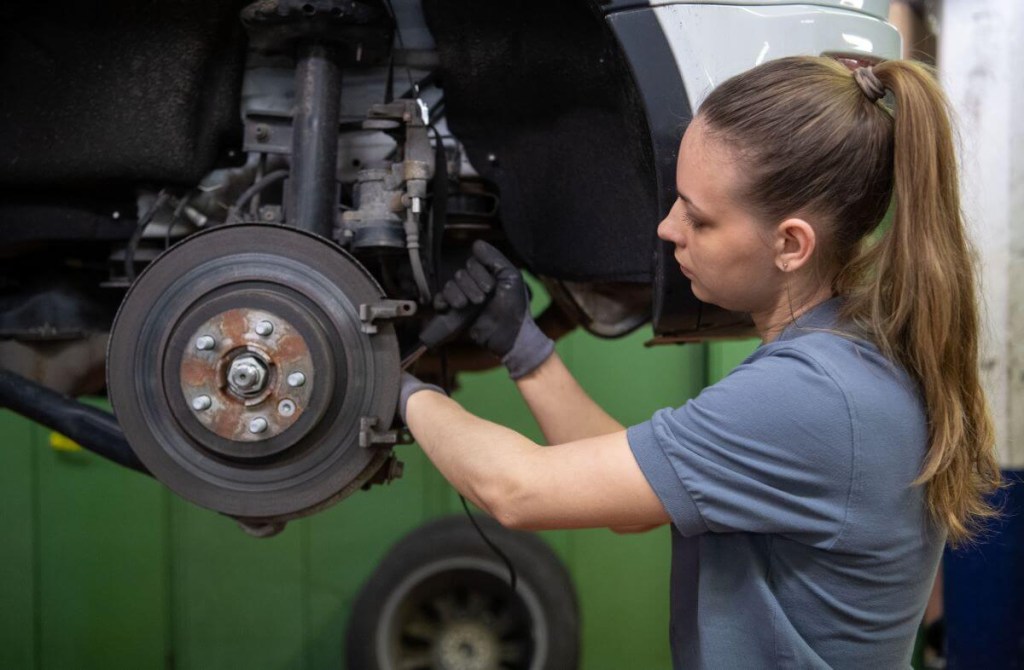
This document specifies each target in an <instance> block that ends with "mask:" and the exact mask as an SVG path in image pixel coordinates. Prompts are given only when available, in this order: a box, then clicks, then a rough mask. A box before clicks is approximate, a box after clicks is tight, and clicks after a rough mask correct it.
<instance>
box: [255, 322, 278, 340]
mask: <svg viewBox="0 0 1024 670" xmlns="http://www.w3.org/2000/svg"><path fill="white" fill-rule="evenodd" d="M273 332H274V324H272V323H270V322H269V321H260V322H259V323H257V324H256V334H257V335H261V336H263V337H266V336H267V335H270V334H271V333H273Z"/></svg>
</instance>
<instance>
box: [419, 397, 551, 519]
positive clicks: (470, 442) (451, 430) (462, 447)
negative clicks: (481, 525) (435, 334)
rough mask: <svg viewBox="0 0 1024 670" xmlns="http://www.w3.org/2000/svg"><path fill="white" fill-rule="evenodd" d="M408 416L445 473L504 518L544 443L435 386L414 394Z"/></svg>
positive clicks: (425, 448)
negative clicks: (465, 406)
mask: <svg viewBox="0 0 1024 670" xmlns="http://www.w3.org/2000/svg"><path fill="white" fill-rule="evenodd" d="M406 421H407V423H408V426H409V429H410V431H411V432H412V434H413V436H414V437H415V438H416V441H417V442H418V443H419V445H420V447H421V448H422V449H423V451H424V452H425V453H426V454H427V457H428V458H430V460H431V462H433V464H434V465H435V466H436V467H437V469H438V470H439V471H440V472H441V474H442V475H444V477H445V479H447V480H448V481H449V482H450V483H451V484H452V486H454V487H455V489H456V490H457V491H458V492H459V493H461V494H462V495H464V496H466V497H467V498H468V499H469V500H471V501H472V502H473V503H474V504H475V505H476V506H477V507H480V508H481V509H483V510H484V511H486V512H487V513H488V514H490V515H491V516H493V517H495V518H497V519H498V520H499V521H503V522H504V519H503V516H505V514H504V509H503V508H502V507H501V506H502V505H505V504H507V503H510V502H512V501H515V500H516V498H517V495H518V494H519V493H520V491H518V490H517V488H520V487H519V484H520V483H521V482H523V481H527V480H528V474H527V473H526V472H525V471H526V470H527V469H528V468H529V467H530V462H531V459H530V456H531V455H532V454H533V453H535V452H536V451H537V450H539V449H541V447H540V446H538V445H537V444H535V443H534V442H532V441H531V440H529V439H528V438H526V437H524V436H523V435H520V434H519V433H517V432H515V431H514V430H511V429H509V428H505V427H504V426H500V425H498V424H496V423H492V422H490V421H487V420H485V419H481V418H479V417H477V416H474V415H472V414H470V413H469V412H467V411H466V410H465V409H463V408H462V406H460V405H459V404H458V403H457V402H455V401H454V400H452V399H451V398H449V397H447V396H445V395H443V394H440V393H435V392H432V391H425V392H421V393H415V394H413V395H412V396H411V397H410V398H409V401H408V405H407V406H406Z"/></svg>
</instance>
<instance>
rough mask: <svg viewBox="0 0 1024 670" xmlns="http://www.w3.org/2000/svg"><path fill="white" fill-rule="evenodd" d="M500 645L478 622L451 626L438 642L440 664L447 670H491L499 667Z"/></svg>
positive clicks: (444, 630) (445, 629)
mask: <svg viewBox="0 0 1024 670" xmlns="http://www.w3.org/2000/svg"><path fill="white" fill-rule="evenodd" d="M500 650H501V642H500V640H499V639H498V637H497V636H496V635H495V634H494V632H493V631H492V630H491V629H489V628H488V627H487V626H485V625H483V624H482V623H480V622H478V621H472V620H464V621H454V622H451V623H449V624H448V625H447V626H445V628H444V629H443V630H442V631H441V635H440V636H439V638H438V641H437V652H438V656H439V657H440V661H441V663H440V665H441V667H442V668H444V669H445V670H491V669H492V668H497V667H498V661H499V658H498V654H499V652H500Z"/></svg>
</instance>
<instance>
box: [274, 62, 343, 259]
mask: <svg viewBox="0 0 1024 670" xmlns="http://www.w3.org/2000/svg"><path fill="white" fill-rule="evenodd" d="M340 107H341V66H340V65H339V63H338V54H337V52H336V50H335V49H334V48H333V47H330V46H327V45H324V44H317V43H313V44H303V45H301V46H299V54H298V62H297V63H296V66H295V116H294V119H293V120H292V169H291V178H290V180H289V193H290V196H291V197H290V202H289V203H288V206H289V208H290V211H289V212H288V216H287V218H288V221H289V222H291V223H292V225H294V226H295V227H297V228H301V229H302V230H309V231H312V232H314V233H317V234H319V235H321V236H323V237H326V238H328V239H330V238H331V236H332V234H333V232H334V219H335V214H336V210H337V203H338V187H337V181H336V173H337V169H338V139H337V135H338V114H339V113H340Z"/></svg>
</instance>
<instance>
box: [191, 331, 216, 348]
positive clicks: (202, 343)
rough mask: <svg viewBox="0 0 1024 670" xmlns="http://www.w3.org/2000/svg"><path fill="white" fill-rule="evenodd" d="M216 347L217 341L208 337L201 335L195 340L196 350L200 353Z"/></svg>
mask: <svg viewBox="0 0 1024 670" xmlns="http://www.w3.org/2000/svg"><path fill="white" fill-rule="evenodd" d="M215 346H217V340H215V339H213V338H212V337H210V336H209V335H203V336H201V337H197V338H196V349H199V350H200V351H209V350H210V349H213V348H214V347H215Z"/></svg>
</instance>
